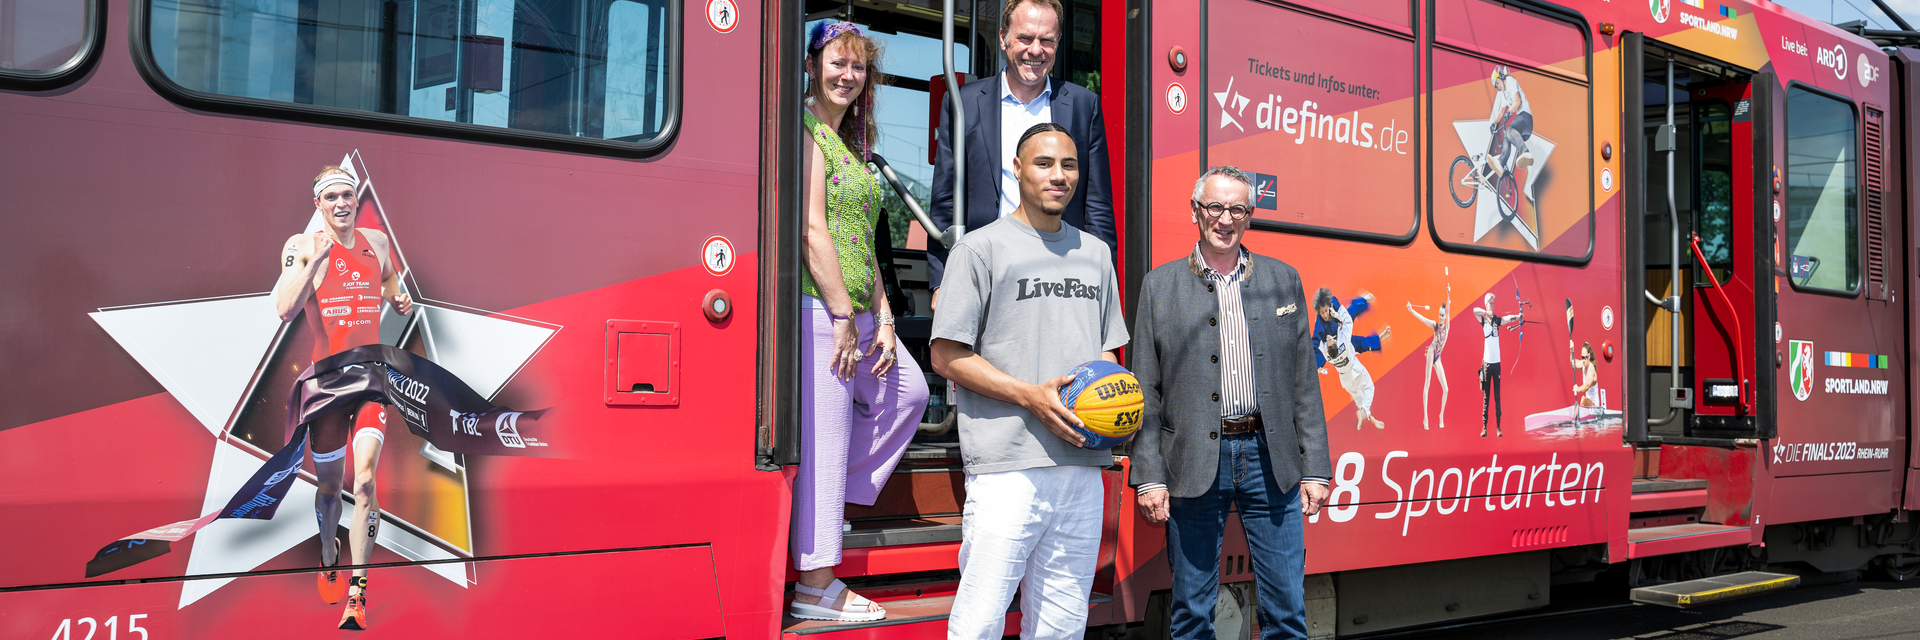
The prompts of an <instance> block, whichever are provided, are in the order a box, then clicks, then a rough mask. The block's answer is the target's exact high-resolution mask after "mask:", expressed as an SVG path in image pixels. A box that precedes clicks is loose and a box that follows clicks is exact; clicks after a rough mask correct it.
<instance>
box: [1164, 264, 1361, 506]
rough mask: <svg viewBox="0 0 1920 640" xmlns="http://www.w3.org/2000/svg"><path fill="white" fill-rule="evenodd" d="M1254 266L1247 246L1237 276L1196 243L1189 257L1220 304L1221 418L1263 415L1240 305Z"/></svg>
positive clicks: (1236, 266)
mask: <svg viewBox="0 0 1920 640" xmlns="http://www.w3.org/2000/svg"><path fill="white" fill-rule="evenodd" d="M1251 266H1253V254H1251V253H1248V252H1247V248H1246V247H1240V260H1239V261H1238V262H1236V263H1234V265H1233V273H1220V272H1219V271H1217V270H1215V269H1214V268H1212V267H1209V266H1207V262H1206V260H1204V259H1202V258H1201V257H1200V244H1199V243H1197V242H1196V243H1194V245H1193V254H1192V255H1189V256H1187V267H1188V268H1189V269H1192V270H1193V273H1194V275H1197V276H1200V277H1201V278H1204V279H1206V281H1207V288H1208V289H1211V290H1213V295H1214V298H1215V300H1216V301H1217V302H1218V303H1219V305H1220V315H1219V316H1218V320H1219V322H1218V324H1217V325H1216V326H1218V327H1219V329H1220V417H1221V418H1222V419H1226V418H1241V417H1245V416H1251V415H1256V414H1258V413H1260V394H1259V393H1258V392H1257V391H1255V390H1254V389H1255V387H1254V384H1253V383H1254V377H1253V376H1254V373H1253V345H1251V344H1249V343H1248V340H1247V314H1246V313H1245V310H1244V309H1243V308H1242V307H1241V306H1240V281H1241V280H1243V279H1245V278H1246V276H1247V269H1248V268H1249V267H1251ZM1300 480H1301V481H1302V482H1312V483H1315V484H1321V485H1324V484H1327V479H1326V478H1316V477H1308V478H1301V479H1300ZM1166 490H1167V485H1165V484H1161V483H1158V482H1149V483H1145V484H1142V485H1140V487H1139V488H1138V489H1137V490H1136V493H1138V494H1147V493H1152V492H1154V491H1166Z"/></svg>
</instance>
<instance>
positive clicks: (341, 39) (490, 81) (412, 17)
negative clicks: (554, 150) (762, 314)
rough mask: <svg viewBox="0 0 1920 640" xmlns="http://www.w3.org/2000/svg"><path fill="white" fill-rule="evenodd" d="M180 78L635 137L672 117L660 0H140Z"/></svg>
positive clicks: (160, 52)
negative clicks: (143, 2) (146, 9)
mask: <svg viewBox="0 0 1920 640" xmlns="http://www.w3.org/2000/svg"><path fill="white" fill-rule="evenodd" d="M148 1H149V2H151V4H150V5H149V11H150V13H151V18H150V20H149V25H150V26H149V31H148V34H147V35H148V38H147V40H148V44H149V49H150V51H151V55H152V56H153V61H154V63H155V64H156V66H158V67H159V69H160V70H161V72H162V73H163V74H164V75H165V76H166V77H167V79H169V80H171V81H172V82H173V83H175V84H177V85H179V87H180V88H183V89H186V90H189V91H196V92H204V93H211V94H220V95H224V96H232V97H241V98H253V99H258V100H265V101H272V102H283V103H292V104H300V105H312V106H318V107H331V108H335V109H346V110H351V111H361V112H371V113H381V114H392V115H401V116H409V117H412V118H419V119H423V120H438V121H444V122H456V123H466V124H473V125H481V126H485V127H496V128H501V129H512V130H520V131H531V132H539V133H545V134H551V135H554V136H562V137H567V138H574V139H586V140H609V141H622V142H635V143H644V142H649V141H652V140H655V139H657V138H660V137H661V136H662V134H663V133H664V132H665V131H664V130H665V128H666V127H667V126H668V124H669V123H670V122H672V121H673V118H672V117H671V116H672V113H671V111H672V110H673V109H674V108H676V107H677V105H676V104H674V103H673V92H672V91H671V89H670V88H671V87H672V86H673V80H672V77H671V74H672V73H674V72H675V71H676V70H675V69H673V68H672V67H673V66H674V65H673V64H672V62H673V59H674V56H673V55H672V53H673V51H672V47H674V46H677V45H676V44H675V43H674V34H673V29H671V25H672V24H673V21H674V18H673V16H672V12H671V10H670V5H669V3H668V2H667V0H249V1H242V0H148Z"/></svg>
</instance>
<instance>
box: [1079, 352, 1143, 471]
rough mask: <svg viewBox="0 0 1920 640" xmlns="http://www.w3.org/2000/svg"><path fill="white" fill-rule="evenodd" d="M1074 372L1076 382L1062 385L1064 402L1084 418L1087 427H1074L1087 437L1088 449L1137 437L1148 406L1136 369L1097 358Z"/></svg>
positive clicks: (1103, 447) (1111, 445) (1082, 419)
mask: <svg viewBox="0 0 1920 640" xmlns="http://www.w3.org/2000/svg"><path fill="white" fill-rule="evenodd" d="M1072 375H1073V382H1072V383H1070V384H1068V385H1066V386H1064V387H1060V404H1063V405H1066V407H1067V410H1068V411H1072V412H1073V414H1074V415H1076V416H1079V417H1080V422H1081V424H1082V425H1083V426H1081V427H1076V428H1075V429H1074V430H1075V431H1079V432H1080V435H1082V436H1085V437H1086V439H1087V444H1086V448H1088V449H1106V448H1110V447H1113V446H1115V445H1119V444H1122V443H1124V442H1126V441H1128V440H1131V439H1133V433H1134V432H1135V431H1139V430H1140V416H1141V414H1142V413H1144V412H1145V409H1146V399H1145V397H1144V396H1142V395H1140V380H1139V379H1138V378H1135V377H1133V372H1131V371H1127V369H1126V368H1125V367H1122V366H1120V365H1117V364H1114V363H1111V362H1107V361H1105V360H1095V361H1093V362H1089V363H1086V364H1083V365H1080V366H1078V367H1075V368H1074V370H1073V374H1072Z"/></svg>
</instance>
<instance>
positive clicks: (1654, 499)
mask: <svg viewBox="0 0 1920 640" xmlns="http://www.w3.org/2000/svg"><path fill="white" fill-rule="evenodd" d="M1634 484H1639V483H1637V482H1636V483H1634ZM1627 501H1628V503H1629V504H1630V505H1631V508H1632V509H1633V513H1650V512H1654V511H1673V510H1675V509H1699V508H1702V507H1705V506H1707V490H1706V489H1686V490H1681V491H1672V490H1668V491H1660V492H1656V493H1635V494H1633V497H1632V498H1629V499H1628V500H1627Z"/></svg>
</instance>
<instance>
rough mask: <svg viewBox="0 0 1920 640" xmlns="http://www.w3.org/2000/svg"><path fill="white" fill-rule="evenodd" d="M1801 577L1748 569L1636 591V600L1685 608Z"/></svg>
mask: <svg viewBox="0 0 1920 640" xmlns="http://www.w3.org/2000/svg"><path fill="white" fill-rule="evenodd" d="M1798 584H1800V576H1793V575H1787V574H1784V573H1766V572H1762V571H1746V572H1742V573H1736V574H1732V575H1725V576H1714V577H1711V578H1701V579H1699V580H1688V581H1686V582H1675V583H1673V584H1663V585H1658V586H1652V587H1641V588H1638V589H1634V590H1633V596H1632V597H1633V601H1634V602H1643V603H1646V604H1657V605H1661V606H1666V607H1675V608H1680V609H1685V608H1688V607H1697V606H1700V605H1703V604H1708V603H1712V602H1719V601H1722V600H1731V599H1734V598H1740V597H1745V596H1750V595H1754V594H1757V593H1766V592H1768V591H1777V590H1780V589H1788V588H1792V587H1793V586H1795V585H1798Z"/></svg>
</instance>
